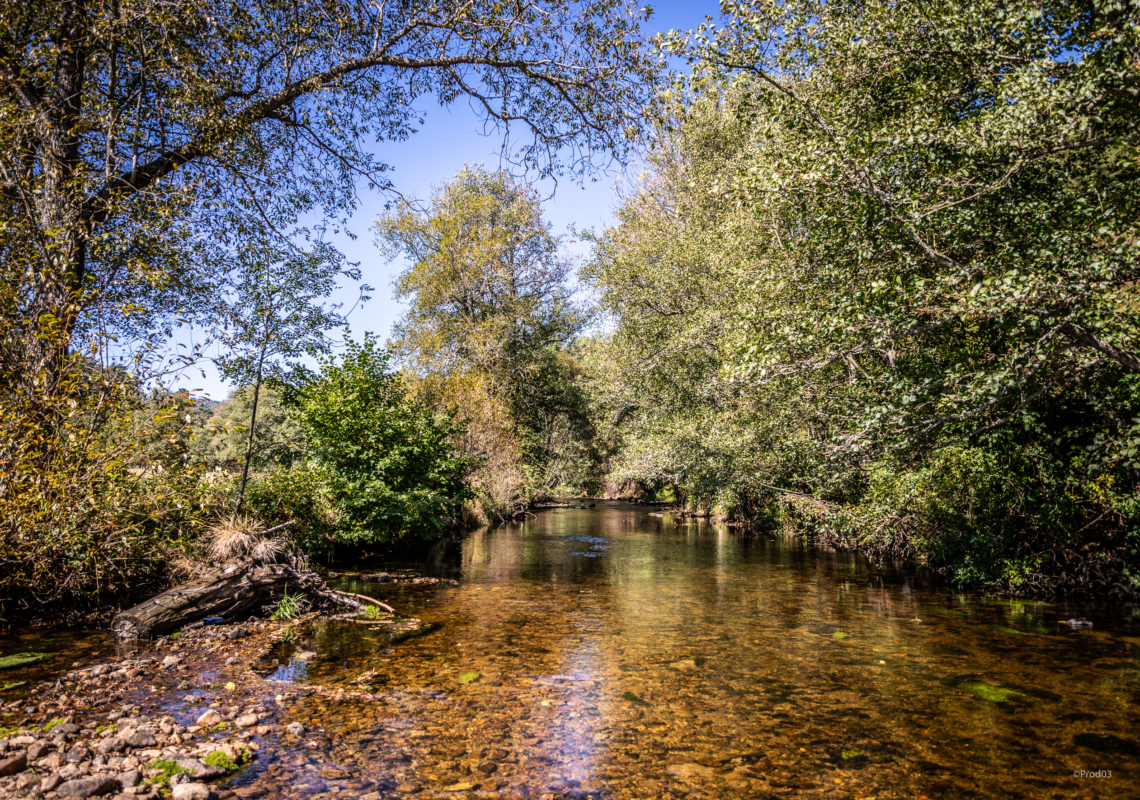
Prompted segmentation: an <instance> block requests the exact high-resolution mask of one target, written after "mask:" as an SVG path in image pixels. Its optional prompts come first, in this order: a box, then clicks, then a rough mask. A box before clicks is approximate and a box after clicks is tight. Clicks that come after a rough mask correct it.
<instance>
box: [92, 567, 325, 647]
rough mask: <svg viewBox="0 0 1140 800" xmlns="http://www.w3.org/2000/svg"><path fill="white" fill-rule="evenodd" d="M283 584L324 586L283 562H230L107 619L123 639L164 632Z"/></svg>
mask: <svg viewBox="0 0 1140 800" xmlns="http://www.w3.org/2000/svg"><path fill="white" fill-rule="evenodd" d="M286 588H290V589H291V588H297V589H314V588H322V584H321V580H320V578H318V577H317V576H316V575H314V574H312V573H297V572H296V571H294V570H293V569H292V568H290V567H288V566H286V565H284V564H264V565H259V564H252V563H250V562H239V563H237V564H230V565H229V566H227V567H223V568H222V569H220V570H218V571H217V572H215V573H213V574H211V575H208V576H206V577H205V578H199V579H198V580H195V581H191V582H190V583H187V584H184V585H182V586H178V587H175V588H174V589H170V590H168V591H165V592H163V593H162V594H158V595H155V596H154V597H152V598H150V599H149V600H145V601H143V602H142V603H139V604H138V605H137V606H135V607H134V608H130V609H127V610H126V611H123V612H122V613H120V614H118V615H116V616H115V619H114V620H113V621H112V622H111V632H112V633H114V635H115V637H116V638H117V639H119V640H126V641H133V640H135V639H149V638H150V637H152V636H162V635H164V634H167V633H171V632H172V631H176V630H178V629H179V628H182V627H183V626H185V625H189V624H190V623H191V622H197V621H198V620H200V619H203V618H205V617H226V618H232V617H235V616H237V615H238V614H241V613H243V612H247V611H249V610H250V609H252V608H253V607H254V606H256V605H257V604H258V603H264V602H266V601H267V600H268V599H269V597H270V596H271V595H274V594H279V593H281V592H283V591H285V589H286Z"/></svg>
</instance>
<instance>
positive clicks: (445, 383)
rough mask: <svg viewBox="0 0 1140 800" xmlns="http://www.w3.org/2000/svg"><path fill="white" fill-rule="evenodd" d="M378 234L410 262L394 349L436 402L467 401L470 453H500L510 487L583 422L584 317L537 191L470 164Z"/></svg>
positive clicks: (381, 224)
mask: <svg viewBox="0 0 1140 800" xmlns="http://www.w3.org/2000/svg"><path fill="white" fill-rule="evenodd" d="M376 233H377V243H378V244H379V245H380V247H381V250H382V252H383V253H384V254H385V255H386V256H387V257H388V258H389V259H396V258H398V257H404V258H406V259H407V261H408V262H409V263H408V267H407V269H406V270H404V272H402V273H401V274H400V275H399V277H398V278H397V279H396V281H395V283H394V287H395V296H396V297H397V298H399V299H405V300H407V301H408V302H409V307H408V310H407V312H406V313H405V314H404V316H403V317H402V318H401V319H400V320H399V321H398V322H397V323H396V325H395V326H394V328H393V334H392V342H391V348H392V351H393V352H394V353H395V354H397V355H398V356H399V358H400V359H401V361H402V363H403V365H404V366H405V368H407V369H408V370H409V371H410V372H412V373H415V374H418V375H420V376H422V377H423V378H425V379H426V381H425V382H424V383H425V385H426V386H427V387H429V391H433V392H434V393H435V394H436V396H437V400H439V401H440V402H444V403H448V402H452V403H457V404H458V405H459V407H460V408H461V410H462V411H463V413H464V416H465V418H466V419H467V420H468V422H469V424H468V427H467V435H468V437H469V439H472V441H471V442H470V445H471V448H472V449H475V450H481V449H483V448H485V447H489V448H490V450H492V451H497V452H498V453H499V455H498V456H496V455H494V454H493V453H492V454H491V455H490V457H491V458H492V460H496V459H497V460H498V461H499V463H500V466H499V467H498V469H499V471H500V472H503V471H506V472H511V473H513V474H516V475H517V479H514V480H511V481H507V482H506V484H505V485H511V484H513V485H516V487H517V486H521V485H522V484H523V483H526V482H527V481H526V479H525V476H523V475H522V472H521V470H520V468H519V467H520V464H521V461H522V460H523V452H524V451H527V450H529V451H531V460H537V461H538V462H539V464H538V465H539V466H540V467H541V465H542V464H545V463H546V462H548V461H549V460H550V458H551V456H552V455H553V453H552V452H551V450H552V448H553V449H557V446H556V445H555V441H557V442H558V443H559V444H566V443H567V442H566V440H567V438H568V437H570V438H572V434H571V428H573V427H574V426H575V425H579V423H580V422H581V419H580V415H579V414H578V413H577V409H578V406H579V405H580V402H579V401H580V398H578V397H577V396H576V395H575V388H574V386H573V380H572V378H571V377H570V375H569V374H568V371H571V370H572V366H571V364H570V363H569V360H568V359H567V358H566V356H565V351H566V348H567V346H568V345H569V343H570V342H571V340H572V339H573V338H574V336H575V335H576V334H577V333H578V332H579V331H580V330H581V329H582V326H583V325H584V323H585V321H586V317H585V315H584V314H583V312H582V310H581V309H580V308H578V307H577V306H576V304H575V303H574V302H573V299H572V290H571V287H570V283H569V280H570V276H571V274H572V271H573V266H574V262H573V260H572V259H571V258H569V257H568V256H567V255H566V254H565V253H564V252H563V249H562V241H561V237H559V236H555V235H554V234H553V233H552V232H551V229H550V223H548V222H547V221H546V220H545V219H544V218H543V215H542V206H541V203H540V202H539V198H538V196H537V193H536V192H535V191H534V189H533V187H530V186H528V185H527V184H525V183H523V182H522V181H519V180H517V179H514V178H512V177H511V176H509V175H507V174H505V173H503V172H491V171H488V170H486V169H483V168H474V169H470V168H469V169H464V170H463V171H461V172H460V173H459V174H457V175H456V176H455V177H454V178H453V179H452V180H450V181H448V182H447V183H445V184H443V185H442V186H440V187H437V188H436V189H435V191H434V192H433V193H432V196H431V200H430V202H429V203H428V204H427V207H426V208H424V209H422V210H417V209H414V208H411V207H402V208H400V209H398V210H394V211H392V212H391V213H389V214H387V215H386V216H384V217H383V218H382V219H380V220H378V221H377V223H376ZM579 427H580V425H579ZM492 444H494V445H495V446H491V445H492ZM504 450H510V451H514V452H515V455H512V456H504V455H503V451H504ZM540 482H541V481H540ZM524 494H525V492H523V491H522V490H521V489H519V490H517V491H516V490H515V489H511V490H505V492H504V496H506V495H515V496H516V500H519V501H520V502H521V500H522V496H523V495H524ZM514 504H515V501H513V500H512V501H510V502H507V503H506V505H508V506H511V505H514Z"/></svg>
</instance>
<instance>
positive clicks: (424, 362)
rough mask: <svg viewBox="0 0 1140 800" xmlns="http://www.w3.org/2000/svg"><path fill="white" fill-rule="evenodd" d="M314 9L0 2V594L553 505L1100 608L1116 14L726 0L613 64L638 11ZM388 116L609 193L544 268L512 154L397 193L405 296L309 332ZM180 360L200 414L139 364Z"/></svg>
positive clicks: (111, 586) (1104, 8)
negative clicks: (442, 115) (199, 376)
mask: <svg viewBox="0 0 1140 800" xmlns="http://www.w3.org/2000/svg"><path fill="white" fill-rule="evenodd" d="M310 5H311V4H306V3H300V4H297V3H289V4H275V3H269V4H268V5H266V4H264V3H262V4H258V5H257V6H252V5H249V4H243V3H238V4H233V3H227V4H217V3H213V2H210V1H209V0H185V1H184V2H176V3H174V4H170V3H161V4H158V3H150V2H143V3H142V4H141V5H138V4H136V5H135V6H130V7H129V8H126V7H121V6H119V5H115V6H108V7H107V8H103V7H102V6H99V7H94V6H92V7H89V6H82V5H81V6H76V5H74V4H72V3H66V2H60V3H40V4H33V5H32V6H27V7H19V8H17V7H13V8H12V9H9V10H7V11H5V12H4V14H5V18H4V21H5V24H6V26H5V27H4V28H3V29H2V30H0V37H4V41H5V47H4V48H0V50H2V51H3V53H0V62H2V64H3V66H4V67H5V70H6V71H5V74H6V75H7V76H8V77H7V78H6V81H7V83H6V86H7V87H8V89H7V90H6V91H7V93H6V94H3V95H2V99H0V103H3V108H4V111H5V113H4V115H3V116H0V138H2V139H3V143H4V144H5V147H4V148H0V166H3V171H2V173H0V181H2V183H3V190H4V191H3V195H2V197H3V200H2V201H0V202H2V204H3V205H2V209H3V215H4V216H3V219H2V220H0V221H2V223H3V224H2V225H0V252H2V254H3V258H2V259H0V269H2V270H3V272H4V281H3V282H0V286H2V287H3V288H2V289H0V292H2V293H0V308H2V312H3V313H2V317H0V319H2V329H0V401H2V407H0V408H2V412H3V416H2V418H0V598H2V599H0V603H2V604H3V605H2V606H0V608H2V609H3V611H0V614H2V615H10V614H11V613H18V614H34V613H39V611H38V610H39V609H43V608H44V607H47V606H49V605H50V606H53V607H55V608H65V607H66V608H77V607H89V608H97V607H102V606H105V605H106V604H108V603H113V602H117V601H118V600H121V599H122V598H124V597H126V596H128V595H130V594H132V593H136V594H137V593H139V592H143V591H146V590H147V589H148V588H149V587H151V586H154V585H157V584H158V583H161V582H162V581H164V580H167V579H168V578H169V576H170V574H171V573H170V570H171V569H172V568H174V569H176V568H177V564H178V563H179V560H180V559H181V558H183V557H188V556H193V555H194V554H195V553H196V552H197V551H198V550H199V549H200V548H201V547H203V534H205V533H206V532H208V531H209V530H210V529H212V528H217V527H218V526H224V525H231V526H233V525H236V526H243V527H245V528H247V529H258V528H263V527H266V526H269V525H272V524H275V523H277V522H281V521H285V520H295V523H294V525H293V527H291V528H290V529H289V531H290V535H292V536H293V537H294V539H295V543H296V544H297V545H298V546H300V547H302V548H304V549H305V550H307V551H308V552H309V553H311V554H313V555H316V556H330V555H335V554H337V553H339V554H342V555H343V554H346V553H348V552H350V551H351V552H356V553H363V552H370V551H373V550H375V549H377V548H380V547H386V546H389V545H390V544H391V543H393V542H399V541H403V540H407V539H409V538H415V537H431V536H435V535H439V534H440V533H441V532H443V531H444V530H446V529H448V528H461V527H471V526H474V525H480V524H488V523H497V522H500V521H503V520H508V519H512V518H515V517H516V516H517V515H519V514H520V513H521V512H523V511H524V510H525V509H526V508H528V507H530V506H531V505H533V504H534V503H535V502H537V501H540V500H542V499H544V498H547V497H550V496H555V495H559V494H586V493H588V494H597V493H605V494H609V495H618V496H630V495H633V496H645V497H652V498H655V499H671V500H673V501H676V502H677V503H679V504H683V505H684V506H685V507H687V508H688V509H689V510H691V511H698V512H701V513H709V514H710V515H713V516H716V517H718V518H721V519H725V520H740V521H749V522H751V523H753V524H754V525H756V526H758V527H761V528H765V529H778V530H783V531H785V532H788V533H791V534H794V535H805V536H810V537H819V538H822V539H826V540H828V541H831V542H835V543H840V544H842V545H844V546H851V547H858V548H860V549H862V550H864V551H865V552H867V553H869V554H871V555H874V556H876V557H881V558H915V559H920V560H922V561H925V562H926V563H928V564H930V565H931V566H932V567H934V568H936V569H939V570H941V571H942V572H944V573H945V574H946V575H947V576H948V577H949V578H950V579H952V580H953V581H954V582H955V583H956V584H958V585H961V586H968V587H977V586H987V587H996V588H1000V589H1002V590H1006V591H1012V592H1051V591H1095V592H1101V593H1110V594H1134V593H1135V592H1136V590H1137V588H1138V587H1140V532H1138V530H1137V527H1136V525H1137V513H1138V511H1140V509H1138V508H1137V502H1138V501H1137V497H1138V496H1140V495H1138V494H1137V490H1138V489H1140V485H1138V484H1140V462H1138V459H1137V452H1138V449H1140V417H1138V416H1137V413H1136V410H1137V392H1138V391H1140V386H1138V375H1140V356H1137V355H1136V353H1137V350H1138V348H1140V341H1137V340H1138V338H1140V331H1138V328H1137V324H1136V314H1137V311H1138V309H1140V306H1138V302H1140V297H1137V288H1136V287H1137V274H1136V273H1137V269H1138V259H1137V256H1138V254H1140V239H1138V237H1137V211H1138V206H1137V203H1138V198H1140V193H1138V192H1137V189H1138V186H1137V179H1138V178H1140V151H1138V146H1140V137H1138V136H1137V134H1136V130H1138V126H1137V121H1138V120H1137V117H1138V116H1140V102H1138V101H1140V90H1138V88H1137V80H1138V79H1137V71H1136V65H1137V64H1138V63H1140V40H1138V36H1140V34H1138V33H1137V30H1136V28H1135V25H1134V20H1135V19H1136V18H1137V17H1140V14H1138V13H1137V12H1138V11H1140V8H1137V6H1136V3H1135V2H1133V1H1132V0H1129V2H1125V3H1124V4H1120V3H1112V4H1107V3H1099V2H1085V3H1076V4H1074V3H1054V2H1044V3H1041V2H1034V3H1028V2H1026V3H1021V4H1016V5H1014V6H1010V5H1009V4H1008V3H998V2H977V3H966V4H964V5H963V4H956V5H953V6H948V5H943V6H939V5H934V6H932V5H930V4H928V3H924V4H918V3H893V4H884V5H873V4H872V5H855V6H842V7H840V6H833V5H830V4H826V3H822V2H816V1H815V0H803V1H801V0H795V2H786V3H779V4H772V3H751V4H737V3H725V4H724V5H723V9H724V12H725V16H724V19H723V24H720V25H718V26H716V27H715V28H714V27H709V28H707V29H702V30H700V31H697V32H694V33H693V34H691V35H688V36H673V35H669V36H664V37H661V38H659V39H658V40H657V41H656V43H655V45H654V46H653V47H651V46H650V45H649V43H647V42H646V41H644V39H643V37H642V35H641V33H640V28H639V25H640V21H641V18H642V17H643V13H644V12H643V10H641V9H638V8H636V7H634V6H633V5H629V6H623V5H621V4H601V5H596V4H595V5H590V4H587V5H583V4H578V3H570V2H561V0H553V1H551V0H532V1H531V2H524V3H519V4H515V6H512V8H511V9H510V10H504V8H503V7H502V5H501V4H494V3H479V2H477V3H474V4H472V3H468V2H465V3H451V2H444V3H435V4H430V5H429V6H426V7H422V8H421V7H420V5H418V4H404V5H398V7H392V8H391V9H390V10H389V11H386V13H385V14H383V15H380V16H379V17H378V18H377V17H375V16H374V15H373V14H372V12H371V11H370V10H368V9H365V8H363V7H359V6H357V5H353V4H347V5H343V7H341V6H338V9H339V10H338V12H337V13H330V12H329V11H328V6H327V4H322V5H321V6H320V8H317V7H316V6H312V7H310ZM318 12H319V13H318ZM45 26H46V27H45ZM147 30H153V35H150V34H148V33H147ZM140 42H144V43H145V42H154V43H156V44H153V45H151V44H146V45H145V46H144V45H141V44H139V43H140ZM140 48H141V49H140ZM441 53H442V54H444V56H446V57H445V58H443V60H442V61H441V59H440V54H441ZM670 54H671V55H673V56H676V57H680V58H683V59H687V61H688V63H689V64H690V65H691V67H692V69H691V72H689V73H688V74H687V75H686V76H684V77H680V76H673V77H674V82H673V83H671V84H670V87H671V88H669V89H668V90H667V91H662V86H663V84H664V81H663V80H662V68H663V64H664V61H663V57H664V56H665V55H670ZM441 65H442V66H441ZM77 93H78V94H77ZM421 94H431V95H432V96H433V97H435V98H437V99H440V100H441V101H443V102H445V103H449V102H454V101H455V100H458V99H461V98H464V97H466V98H467V99H469V100H471V101H473V105H474V107H476V108H481V109H484V110H485V111H486V115H487V121H488V123H489V124H491V125H499V126H502V127H503V128H512V129H513V130H518V129H519V128H520V127H521V128H525V129H526V136H525V137H524V138H523V139H516V141H521V142H522V144H521V145H519V146H518V147H515V148H513V149H511V146H510V144H509V142H508V145H507V147H508V149H509V150H510V153H511V155H510V156H509V158H510V160H511V161H512V163H515V164H520V165H523V166H525V167H527V168H528V169H529V170H530V174H536V173H537V174H548V175H550V174H563V175H565V174H576V175H582V174H583V173H586V172H588V171H589V170H590V169H591V164H590V161H591V159H592V158H595V157H596V156H599V155H600V156H603V157H617V158H619V159H624V160H626V161H627V162H628V161H629V160H630V159H632V158H634V157H636V158H638V159H639V164H638V169H637V170H636V171H638V172H640V176H639V177H638V178H636V179H635V180H632V181H630V182H629V183H628V185H627V187H626V190H625V193H624V195H623V197H622V198H621V201H620V204H619V207H618V209H617V212H616V224H615V225H613V226H612V227H611V228H609V229H607V230H603V231H592V232H586V233H584V234H583V236H584V237H585V238H586V239H587V240H588V241H589V242H590V243H591V244H592V255H591V256H590V257H589V258H588V259H587V260H586V261H585V263H582V264H577V263H575V261H574V260H573V259H571V258H570V257H568V256H567V255H566V247H565V244H566V243H565V242H564V241H563V240H562V239H561V238H560V237H559V236H557V235H555V234H554V233H553V231H552V230H551V227H550V225H549V223H547V222H546V221H545V220H544V219H543V217H542V213H541V202H540V200H541V198H540V197H539V196H538V195H537V193H536V192H535V190H534V189H533V188H532V187H531V186H529V185H528V184H527V183H526V182H524V181H522V180H520V179H519V178H517V177H514V176H512V175H511V174H508V173H505V172H501V171H494V170H486V169H483V168H468V169H465V170H463V171H462V172H460V173H459V174H458V175H456V176H454V177H453V178H452V179H451V180H449V181H447V182H446V183H444V184H443V185H441V186H439V187H436V189H435V190H434V191H433V193H432V195H431V196H430V197H429V198H428V199H427V200H426V201H424V202H422V203H416V202H406V201H404V200H402V199H400V198H396V199H393V201H392V203H391V205H390V207H389V208H390V210H389V211H388V212H387V213H385V214H384V215H383V216H382V217H381V218H380V219H379V220H376V222H375V225H374V229H373V233H374V235H375V237H376V244H377V245H378V248H379V250H378V258H385V259H388V260H394V259H402V260H403V263H404V264H405V266H406V269H405V270H404V271H403V272H402V273H401V275H400V276H399V278H398V279H397V281H396V284H395V286H394V290H395V294H396V296H397V297H398V298H400V299H402V300H404V301H405V302H406V303H407V308H408V310H407V313H406V314H405V316H404V317H403V318H402V319H401V320H400V322H399V323H398V324H397V326H396V327H395V328H394V330H393V332H392V336H391V338H390V340H389V341H387V342H385V343H383V345H382V344H381V343H380V342H379V341H377V340H376V339H374V338H373V337H371V336H369V335H365V336H364V337H363V338H362V339H359V340H355V341H354V340H353V339H352V338H351V337H350V338H349V339H348V344H347V345H346V346H344V347H341V346H340V343H338V342H337V341H336V340H335V339H334V335H338V334H337V332H338V331H341V330H343V329H344V327H345V326H346V325H347V324H348V323H349V321H350V318H349V312H348V311H346V310H345V309H344V308H343V307H342V306H340V305H338V304H335V303H332V302H331V301H330V300H329V298H330V297H331V295H332V293H333V292H334V291H335V290H336V289H337V288H338V287H346V286H351V285H358V286H359V291H360V301H361V302H363V301H365V300H367V296H368V294H369V292H370V291H371V289H370V287H367V286H361V285H359V283H360V279H361V270H360V268H359V266H358V265H354V264H350V263H348V262H347V261H346V260H345V259H344V257H343V256H342V255H341V254H340V253H338V252H337V251H336V250H335V248H333V247H332V246H330V245H329V244H328V241H327V239H328V232H329V231H331V230H340V229H342V228H343V226H345V225H346V224H347V220H348V217H349V216H350V215H351V214H352V212H353V211H354V210H355V208H356V207H357V204H358V202H359V198H358V195H357V192H358V191H360V190H363V189H365V188H367V189H368V190H369V191H372V190H377V191H386V190H387V189H388V188H390V186H389V184H388V182H387V181H388V176H387V166H386V165H384V164H381V163H379V162H378V161H377V160H376V159H375V158H374V156H373V155H372V154H370V153H369V152H368V151H367V150H366V149H364V148H363V146H362V144H361V142H362V137H363V136H365V135H373V136H377V137H379V138H380V139H401V138H404V137H405V136H407V135H410V134H411V133H414V127H415V126H416V125H418V124H419V122H418V117H417V112H416V111H415V110H414V106H413V102H414V100H415V97H416V96H418V95H421ZM303 219H319V220H321V222H320V223H319V224H316V225H311V226H308V227H305V226H302V225H300V222H299V221H300V220H303ZM188 329H192V330H193V332H194V334H193V335H194V341H195V342H196V344H195V345H194V346H192V347H187V348H185V349H184V350H183V351H180V352H178V353H176V354H175V355H173V356H171V355H169V354H168V353H166V351H165V348H166V347H167V345H169V343H170V342H171V341H172V340H177V339H180V338H181V339H182V340H183V341H185V340H186V339H187V338H188V337H189V334H188V333H187V332H186V331H187V330H188ZM210 353H214V354H216V355H213V356H211V357H212V360H213V361H214V363H215V364H216V366H217V368H218V369H219V370H220V372H221V374H222V375H223V377H224V378H225V379H226V380H228V381H229V382H230V384H231V385H233V386H235V387H237V391H236V392H235V394H234V395H233V396H231V397H230V398H229V399H228V400H226V401H225V402H224V403H223V404H222V405H221V406H220V407H206V406H205V405H204V404H201V403H199V402H198V401H196V400H194V399H193V398H191V397H190V396H189V395H188V394H187V393H186V392H184V391H175V390H174V386H175V384H174V383H173V382H172V377H173V376H174V375H175V374H176V373H178V372H180V371H181V372H185V371H186V370H188V369H192V368H193V367H194V366H195V365H196V364H198V363H199V362H200V361H201V360H202V359H204V358H206V356H207V354H210ZM314 364H316V365H317V366H316V368H315V369H314V368H313V366H312V365H314ZM306 365H309V366H306Z"/></svg>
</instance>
